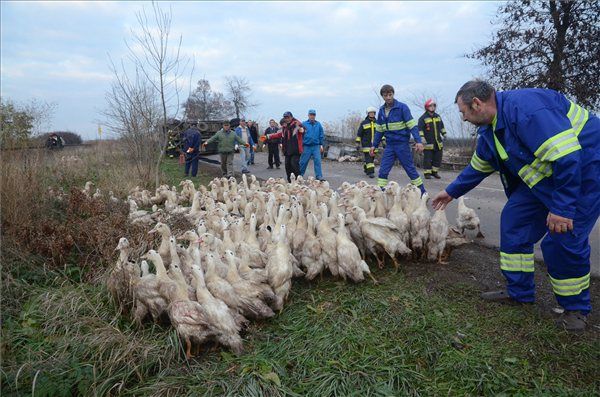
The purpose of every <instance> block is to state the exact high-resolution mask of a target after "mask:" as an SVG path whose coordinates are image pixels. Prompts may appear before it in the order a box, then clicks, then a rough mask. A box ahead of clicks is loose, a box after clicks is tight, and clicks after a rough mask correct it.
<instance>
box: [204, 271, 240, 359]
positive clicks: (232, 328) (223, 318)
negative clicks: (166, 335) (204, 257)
mask: <svg viewBox="0 0 600 397" xmlns="http://www.w3.org/2000/svg"><path fill="white" fill-rule="evenodd" d="M192 274H193V277H194V279H195V281H196V285H195V287H196V299H197V301H198V303H200V305H202V307H203V308H204V311H205V314H206V320H207V322H208V324H209V328H210V331H211V333H212V334H213V338H214V339H215V340H216V341H217V342H219V343H220V344H221V345H224V346H227V347H229V348H230V349H231V351H232V352H234V353H235V354H236V355H240V354H242V353H243V352H244V346H243V343H242V338H241V337H240V330H241V327H242V323H241V322H240V321H239V320H238V321H236V316H235V315H234V313H233V312H232V311H231V309H230V308H229V307H228V306H227V305H226V304H225V303H224V302H223V301H222V300H220V299H217V298H215V297H214V296H213V295H212V294H211V293H210V291H209V290H208V289H207V287H206V283H205V281H204V274H203V273H202V270H201V269H200V267H199V266H197V265H193V266H192ZM239 318H240V317H238V319H239Z"/></svg>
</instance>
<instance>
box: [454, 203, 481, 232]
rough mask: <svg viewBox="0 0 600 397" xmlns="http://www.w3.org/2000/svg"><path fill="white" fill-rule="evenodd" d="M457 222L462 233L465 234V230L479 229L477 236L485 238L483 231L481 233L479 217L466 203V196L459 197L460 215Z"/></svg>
mask: <svg viewBox="0 0 600 397" xmlns="http://www.w3.org/2000/svg"><path fill="white" fill-rule="evenodd" d="M456 224H457V226H458V228H459V230H460V233H461V234H464V233H465V230H475V229H477V238H484V235H483V233H481V225H480V222H479V217H478V216H477V213H476V212H475V210H473V209H472V208H469V207H467V206H466V205H465V198H464V197H459V199H458V216H457V218H456Z"/></svg>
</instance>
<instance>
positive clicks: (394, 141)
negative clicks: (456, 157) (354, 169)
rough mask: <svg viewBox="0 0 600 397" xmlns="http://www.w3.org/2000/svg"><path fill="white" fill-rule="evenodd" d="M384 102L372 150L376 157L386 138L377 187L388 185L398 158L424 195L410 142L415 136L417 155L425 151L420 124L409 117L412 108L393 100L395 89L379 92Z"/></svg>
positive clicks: (411, 181) (386, 86)
mask: <svg viewBox="0 0 600 397" xmlns="http://www.w3.org/2000/svg"><path fill="white" fill-rule="evenodd" d="M379 93H380V94H381V96H382V97H383V100H384V101H385V103H384V104H383V106H381V108H379V114H378V115H377V133H376V134H375V139H374V140H373V146H372V147H371V151H370V154H371V157H375V149H377V147H378V146H379V143H380V142H381V139H382V138H383V137H384V136H385V139H386V142H387V145H386V147H385V150H384V151H383V158H382V159H381V165H380V166H379V177H378V178H377V185H378V186H379V187H381V188H384V187H385V186H386V185H387V183H388V175H389V174H390V170H391V169H392V166H393V165H394V163H395V162H396V159H398V160H400V164H402V167H403V168H404V171H406V174H407V175H408V177H409V178H410V183H412V184H413V185H415V186H417V187H418V188H419V189H421V193H425V186H423V179H422V178H421V177H420V176H419V173H418V172H417V169H416V168H415V164H414V162H413V156H412V153H411V150H410V145H409V140H410V136H411V135H412V136H413V138H414V139H415V142H417V143H416V147H415V149H416V150H417V152H422V151H423V144H422V143H421V137H420V136H419V130H418V128H417V122H416V121H415V120H414V119H413V117H412V115H411V114H410V109H408V106H406V105H405V104H404V103H402V102H399V101H397V100H395V99H394V87H392V86H391V85H389V84H385V85H384V86H383V87H381V90H380V91H379Z"/></svg>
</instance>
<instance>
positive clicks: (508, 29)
mask: <svg viewBox="0 0 600 397" xmlns="http://www.w3.org/2000/svg"><path fill="white" fill-rule="evenodd" d="M599 9H600V1H599V0H560V1H557V0H543V1H541V0H538V1H531V0H527V1H509V2H503V3H501V4H500V6H499V8H498V12H497V15H496V17H495V18H494V21H495V24H496V25H497V26H498V27H499V28H498V30H497V31H496V32H495V33H494V34H493V37H492V40H491V42H490V44H488V45H487V46H484V47H482V48H480V49H478V50H476V51H475V52H473V53H471V54H468V55H467V57H469V58H474V59H478V60H480V61H481V62H482V63H483V65H484V66H485V67H486V68H487V69H488V77H489V79H490V80H491V81H492V82H493V83H494V84H495V85H496V86H497V88H500V89H514V88H522V87H547V88H552V89H555V90H558V91H562V92H564V93H566V94H568V95H572V96H573V97H575V98H576V100H577V102H579V103H580V104H581V105H584V106H590V107H592V108H594V107H595V108H598V107H599V106H600V85H599V84H598V80H599V79H600V63H599V62H598V54H599V53H600V40H599V37H600V12H599V11H598V10H599Z"/></svg>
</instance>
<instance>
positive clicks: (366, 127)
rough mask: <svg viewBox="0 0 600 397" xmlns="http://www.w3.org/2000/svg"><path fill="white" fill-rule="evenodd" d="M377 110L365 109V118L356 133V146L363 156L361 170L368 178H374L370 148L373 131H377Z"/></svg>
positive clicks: (373, 136) (372, 108) (373, 165)
mask: <svg viewBox="0 0 600 397" xmlns="http://www.w3.org/2000/svg"><path fill="white" fill-rule="evenodd" d="M376 113H377V109H375V108H374V107H372V106H369V107H368V108H367V117H366V118H365V119H364V120H363V121H362V122H361V123H360V125H359V126H358V131H357V132H356V145H357V146H358V150H360V151H361V152H362V153H363V155H364V161H365V163H364V165H363V170H364V171H365V174H367V175H368V176H369V178H375V164H374V163H373V160H374V159H375V157H374V156H371V153H370V151H371V146H373V139H374V138H375V131H376V130H377V120H376V119H375V114H376Z"/></svg>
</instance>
